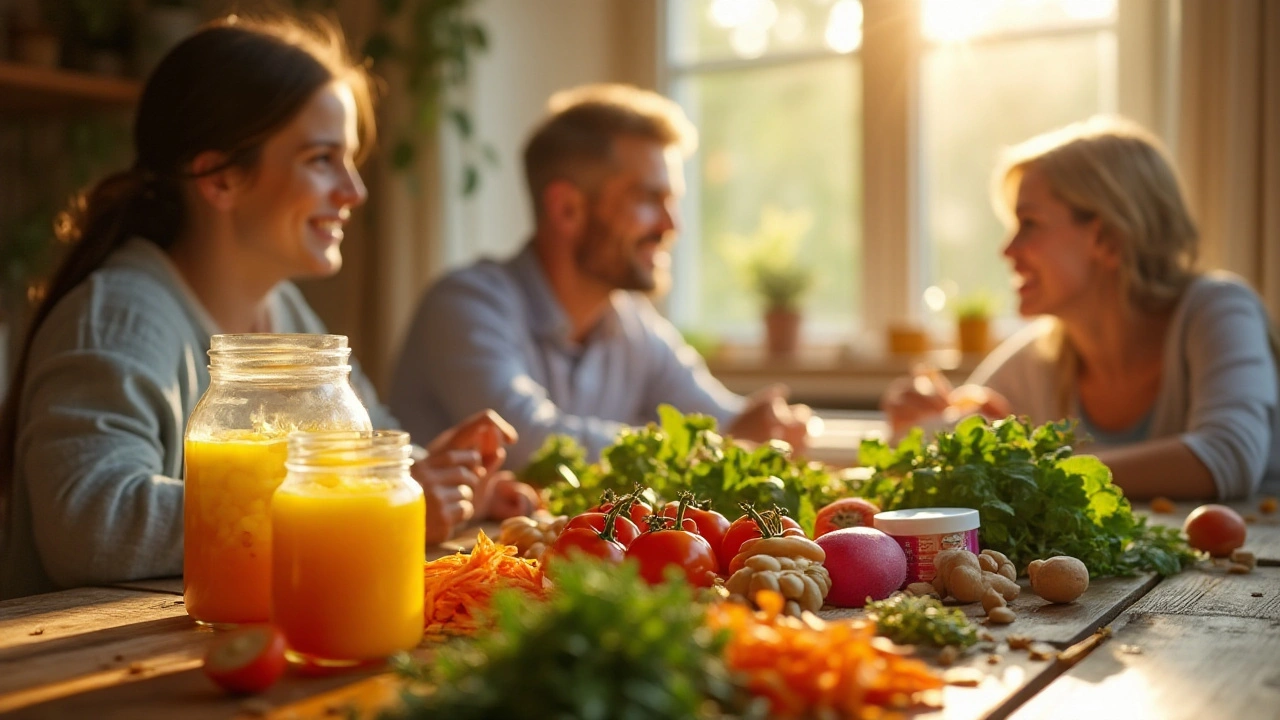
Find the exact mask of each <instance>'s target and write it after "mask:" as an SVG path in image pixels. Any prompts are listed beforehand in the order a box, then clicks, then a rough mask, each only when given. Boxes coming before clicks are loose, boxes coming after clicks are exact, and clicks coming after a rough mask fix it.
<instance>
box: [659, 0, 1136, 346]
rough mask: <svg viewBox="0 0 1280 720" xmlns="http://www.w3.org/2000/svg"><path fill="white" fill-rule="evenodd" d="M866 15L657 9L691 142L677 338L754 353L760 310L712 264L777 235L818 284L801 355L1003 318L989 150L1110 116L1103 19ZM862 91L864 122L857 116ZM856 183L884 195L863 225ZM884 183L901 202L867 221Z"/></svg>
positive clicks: (1034, 1) (1079, 13) (959, 2)
mask: <svg viewBox="0 0 1280 720" xmlns="http://www.w3.org/2000/svg"><path fill="white" fill-rule="evenodd" d="M1126 1H1130V0H1126ZM865 12H866V13H868V14H871V15H872V16H871V17H870V18H864V7H863V4H862V3H860V2H858V0H667V2H666V4H665V17H664V26H665V34H664V38H665V40H666V47H665V49H664V51H663V53H662V56H663V57H664V58H665V64H664V70H665V80H666V90H667V91H668V92H669V94H670V95H671V96H672V97H674V98H675V99H676V100H677V101H678V102H680V103H681V105H682V106H683V107H684V108H685V110H686V111H687V112H688V113H689V116H690V118H691V119H692V120H693V121H694V123H695V124H696V125H697V126H698V128H699V131H700V145H699V149H698V153H697V154H696V155H695V156H694V158H692V160H691V162H690V163H689V165H688V167H687V168H686V175H687V177H686V180H687V184H688V189H689V192H688V194H687V196H686V198H685V201H684V203H683V207H682V215H683V225H684V231H683V232H682V234H681V240H680V244H679V245H678V246H677V257H676V261H675V286H674V288H673V291H672V302H671V314H672V318H673V320H674V321H675V322H676V323H677V324H678V325H680V326H681V327H684V328H687V329H690V330H695V331H699V332H703V333H713V334H716V335H719V336H722V337H726V338H729V339H734V340H754V339H755V338H758V337H759V334H760V333H761V323H760V320H759V316H760V309H759V302H758V301H757V300H756V298H755V297H754V296H753V294H751V293H750V292H748V291H747V290H746V289H745V287H744V285H743V284H742V282H741V278H740V276H739V275H738V274H736V273H735V271H734V267H733V266H732V263H731V262H730V261H729V260H728V258H729V257H731V256H732V247H733V246H734V245H736V244H741V243H743V242H745V240H744V238H748V237H750V236H752V235H753V234H756V233H758V232H759V231H760V230H761V227H762V223H764V225H765V226H768V227H772V228H774V229H775V230H777V228H778V227H779V226H780V225H779V218H781V219H782V220H783V221H785V222H784V223H782V225H781V227H784V228H786V229H788V231H789V232H791V233H792V234H795V235H798V236H799V243H800V248H801V249H800V257H801V260H802V262H805V263H807V264H809V265H810V266H811V267H812V268H814V270H815V272H816V275H817V282H816V284H815V286H814V288H813V291H812V292H811V293H810V294H809V295H808V296H807V298H806V301H805V302H804V310H805V318H806V320H805V328H806V330H805V335H806V340H807V341H809V342H816V343H825V342H847V341H849V340H851V339H853V338H856V337H858V334H859V332H860V331H863V330H866V331H869V333H870V334H869V335H867V336H866V337H874V338H878V337H880V335H879V332H880V330H881V329H882V328H883V327H884V325H885V324H887V323H889V322H891V321H894V320H899V319H903V318H902V316H904V315H906V316H910V317H912V318H914V319H916V320H927V321H929V320H931V321H932V322H934V323H936V324H937V325H938V326H939V328H941V327H943V323H944V321H945V327H946V328H950V327H951V323H950V312H949V309H948V308H947V304H948V303H953V302H955V301H957V300H958V299H960V298H963V297H964V296H966V295H970V294H973V293H977V292H985V293H989V294H991V295H992V296H993V297H994V299H995V301H996V303H997V306H998V309H999V310H1003V311H1004V312H1010V311H1011V310H1012V307H1013V305H1012V303H1011V302H1010V299H1011V292H1010V289H1009V271H1008V268H1007V266H1006V265H1005V263H1004V262H1003V260H1002V259H1001V258H1000V254H999V250H1000V247H1001V246H1002V245H1003V242H1004V234H1005V231H1004V229H1003V228H1002V227H1001V226H1000V224H999V221H998V220H997V218H996V216H995V214H994V212H993V211H992V208H991V202H990V199H989V188H990V180H991V176H992V170H993V167H994V165H995V163H996V162H997V160H998V158H999V151H1000V149H1001V148H1002V147H1004V146H1007V145H1009V144H1012V143H1015V142H1018V141H1020V140H1022V139H1025V138H1027V137H1029V136H1031V135H1033V134H1036V133H1039V132H1042V131H1045V130H1049V129H1052V128H1054V127H1057V126H1060V125H1063V124H1066V123H1068V122H1071V121H1074V120H1079V119H1083V118H1086V117H1088V116H1090V115H1093V114H1095V113H1099V112H1115V111H1116V109H1117V94H1118V93H1117V89H1116V87H1117V76H1118V71H1117V54H1118V53H1117V32H1116V24H1117V0H868V1H867V3H866V8H865ZM864 20H865V22H864ZM864 26H865V28H866V29H867V31H868V32H875V33H885V34H886V36H883V37H881V36H872V35H866V36H864ZM894 27H897V28H899V30H897V31H895V30H894V29H893V28H894ZM882 28H884V29H882ZM894 32H900V33H901V34H899V35H896V36H894V35H892V33H894ZM864 40H865V46H864ZM904 68H905V69H904ZM895 73H906V74H904V75H901V76H898V75H895ZM864 84H865V85H866V86H867V87H868V88H876V92H874V93H868V98H870V99H872V100H874V101H876V102H877V103H878V104H877V107H874V108H870V109H864V108H863V85H864ZM904 85H906V86H908V87H909V90H908V91H907V92H906V93H904V95H907V96H908V97H905V98H904V99H901V100H898V101H894V100H893V99H892V98H891V97H890V96H891V95H892V94H893V92H894V90H895V89H900V88H901V87H902V86H904ZM882 98H883V99H884V100H885V103H884V105H883V106H881V105H880V104H879V103H880V101H881V100H882ZM894 102H898V103H899V105H898V106H897V109H895V107H894ZM886 129H887V130H888V131H889V132H886ZM895 134H896V135H900V136H901V137H902V138H903V139H904V142H902V143H899V144H900V145H901V147H900V148H898V147H896V146H895V143H894V142H893V137H894V136H895ZM864 144H865V145H866V150H867V151H868V152H869V153H870V151H872V150H874V151H875V152H874V153H870V154H865V153H864ZM864 155H865V157H864ZM913 158H914V159H913ZM864 178H865V181H866V182H868V183H880V182H882V181H884V182H887V183H888V185H889V187H887V188H874V187H873V188H869V189H870V190H872V192H871V193H868V194H867V196H868V197H870V198H872V204H871V206H868V207H866V208H864V207H863V200H864V191H863V190H864V188H863V182H864ZM896 178H901V179H902V180H903V182H902V183H901V187H902V188H903V190H902V192H897V193H896V194H897V195H898V196H901V195H903V194H905V195H907V196H908V197H906V198H905V199H904V198H898V199H897V200H896V201H895V202H876V201H875V199H876V194H875V193H877V192H883V194H884V196H885V197H888V198H891V199H892V198H894V197H895V195H894V193H895V192H896V191H895V190H894V187H893V182H894V179H896ZM771 221H772V224H770V223H771ZM766 229H767V227H766ZM864 235H865V237H864Z"/></svg>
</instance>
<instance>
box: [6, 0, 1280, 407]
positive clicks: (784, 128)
mask: <svg viewBox="0 0 1280 720" xmlns="http://www.w3.org/2000/svg"><path fill="white" fill-rule="evenodd" d="M258 7H274V8H284V9H294V8H300V9H304V10H310V11H316V12H323V13H327V14H330V15H332V16H334V17H336V18H337V19H338V20H339V21H340V22H341V24H342V25H343V27H344V30H345V32H346V33H347V37H348V41H349V43H350V44H351V46H352V48H353V49H355V50H356V51H358V52H361V53H363V54H365V55H367V56H369V57H370V61H371V62H372V64H373V68H374V70H375V71H376V72H377V73H378V74H379V76H381V77H382V78H383V79H384V83H385V85H384V94H383V98H382V103H381V108H380V113H381V116H382V126H381V127H380V131H381V138H380V143H379V147H378V149H377V152H376V153H375V154H374V156H373V158H372V159H371V160H370V161H369V163H368V164H367V165H366V166H365V168H363V171H364V174H365V176H366V180H367V182H368V184H369V187H370V197H371V199H370V202H369V204H368V205H367V206H366V207H365V208H364V209H363V210H360V211H358V212H357V215H356V221H355V223H353V225H354V226H355V227H352V228H350V229H349V230H348V233H347V239H346V241H345V243H344V245H343V250H344V255H345V257H346V267H345V268H344V270H343V271H342V272H341V273H340V274H339V275H338V276H337V277H335V278H333V279H331V280H326V281H323V282H316V283H308V284H306V285H305V286H304V291H305V292H306V293H307V295H308V297H309V299H310V300H311V301H312V303H313V305H314V306H315V307H316V309H317V310H318V311H319V312H320V313H321V315H322V316H323V317H324V318H325V320H326V321H327V322H328V323H329V325H330V328H331V329H332V330H333V331H334V332H339V333H343V334H346V335H349V336H350V337H351V340H352V344H353V345H354V347H355V348H356V353H357V355H358V356H359V357H361V358H362V360H363V362H364V364H365V365H366V366H367V367H368V369H369V371H370V374H371V376H372V377H374V378H375V381H379V382H382V381H384V380H385V378H386V375H387V373H388V371H389V368H390V365H391V363H392V362H393V360H394V354H395V352H396V351H397V350H398V347H399V342H400V336H401V333H403V331H404V329H405V326H406V325H407V323H408V320H409V318H410V316H411V313H412V312H413V309H414V306H415V304H416V302H417V299H418V297H419V296H420V294H421V292H422V291H423V290H424V289H425V287H426V286H427V285H428V284H429V283H430V282H431V281H432V280H434V279H435V278H437V277H438V276H439V274H440V273H442V272H445V271H447V270H448V269H450V268H454V267H457V266H460V265H463V264H466V263H469V262H471V261H473V260H475V259H477V258H479V257H483V256H490V257H500V256H506V255H509V254H511V253H513V252H514V251H515V250H516V249H517V248H518V247H520V245H522V244H523V242H524V241H525V240H526V239H527V237H528V235H529V232H530V229H531V212H530V210H529V207H528V205H529V203H528V200H527V198H526V193H525V190H524V188H523V181H522V179H521V177H522V175H521V170H520V165H519V154H520V149H521V147H522V145H523V143H524V141H525V139H526V136H527V134H528V132H529V130H530V129H531V128H532V126H533V125H534V123H535V122H536V121H537V120H538V118H539V117H540V116H541V114H542V112H543V108H544V104H545V101H546V99H547V97H548V96H549V95H550V94H551V93H552V92H554V91H555V90H558V89H561V88H565V87H568V86H572V85H576V84H579V83H584V82H598V81H616V82H627V83H632V84H635V85H639V86H642V87H648V88H654V89H657V90H659V91H660V92H663V93H665V94H668V95H670V96H671V97H673V98H675V99H676V100H677V101H678V102H679V103H680V104H681V105H682V106H683V107H684V108H685V110H686V112H687V113H688V114H689V116H690V117H691V118H692V120H693V121H694V122H695V124H696V125H697V126H698V127H699V130H700V134H701V138H700V145H699V148H698V150H697V152H696V154H695V155H694V156H693V157H691V158H690V159H689V161H688V163H687V165H686V168H685V174H686V178H685V179H686V182H687V195H686V197H685V198H684V200H683V201H682V206H681V214H682V220H683V232H682V233H681V237H680V242H679V244H678V246H677V251H676V257H675V267H674V284H673V286H672V288H671V289H670V292H669V293H668V294H667V295H666V296H664V297H663V298H660V299H659V301H660V303H661V306H662V308H663V310H664V311H665V312H666V313H667V315H668V316H669V317H670V318H671V319H672V320H673V321H674V322H675V323H676V324H677V326H679V327H680V328H681V329H682V330H683V331H685V333H686V335H687V336H688V337H689V339H690V340H691V341H692V342H694V343H695V345H696V346H697V347H699V349H700V350H702V351H703V353H704V355H706V356H707V358H708V361H709V363H710V365H711V367H712V369H713V371H714V372H716V373H717V374H718V375H719V376H720V377H721V378H722V379H724V380H725V381H726V383H727V384H729V385H730V386H731V387H733V388H734V389H737V390H740V391H748V390H751V389H753V388H755V387H758V386H760V385H762V384H764V383H766V382H770V381H783V382H787V383H789V384H790V385H791V386H792V387H793V389H794V390H795V393H796V396H797V399H799V400H804V401H808V402H811V403H814V404H817V405H821V406H824V407H837V408H863V407H869V406H872V405H874V403H875V399H876V398H877V397H878V396H879V394H880V391H881V390H882V389H883V387H884V384H885V383H886V382H888V380H889V379H891V378H893V377H895V376H897V375H900V374H902V373H903V372H905V371H906V369H907V368H908V367H909V364H910V363H911V362H914V361H916V360H919V359H921V358H923V359H927V360H928V361H929V362H931V363H933V364H934V365H936V366H938V367H940V368H942V369H943V371H945V372H947V373H949V374H950V375H952V376H953V378H956V379H963V376H964V375H965V373H966V372H967V371H968V370H969V369H971V368H972V367H973V366H974V364H976V362H977V360H978V359H979V358H980V357H981V355H982V353H983V351H984V350H986V349H988V348H989V347H991V346H992V345H993V344H994V343H995V342H997V341H998V340H999V339H1000V338H1001V337H1003V336H1005V335H1007V334H1008V333H1009V332H1011V331H1012V330H1013V329H1015V328H1016V327H1017V326H1018V324H1019V320H1018V319H1017V318H1015V317H1014V316H1013V314H1012V312H1013V309H1014V304H1013V302H1012V293H1011V290H1010V284H1009V277H1010V275H1009V272H1008V268H1007V266H1006V265H1005V263H1004V261H1003V260H1002V258H1001V257H1000V248H1001V247H1002V246H1003V243H1004V240H1005V230H1004V228H1003V227H1002V226H1001V224H1000V221H999V220H998V218H997V216H996V214H995V213H994V211H993V209H992V205H991V200H990V186H991V177H992V170H993V168H994V166H995V164H996V162H997V161H998V159H999V155H1000V151H1001V149H1002V148H1003V147H1005V146H1008V145H1010V144H1013V143H1016V142H1018V141H1020V140H1023V139H1025V138H1027V137H1029V136H1031V135H1033V134H1036V133H1039V132H1042V131H1045V130H1049V129H1052V128H1055V127H1058V126H1060V125H1063V124H1066V123H1068V122H1072V121H1076V120H1082V119H1085V118H1087V117H1089V116H1091V115H1094V114H1098V113H1119V114H1123V115H1125V116H1128V117H1130V118H1133V119H1135V120H1137V121H1138V122H1140V123H1142V124H1144V125H1146V126H1147V127H1149V128H1150V129H1152V130H1153V131H1154V132H1155V133H1156V134H1157V135H1158V136H1160V137H1161V138H1162V139H1163V140H1164V142H1165V143H1166V144H1167V145H1168V147H1169V149H1170V151H1171V153H1172V154H1173V156H1174V158H1175V160H1176V163H1177V165H1178V167H1179V170H1180V172H1181V173H1182V175H1183V180H1184V183H1185V185H1186V189H1187V191H1188V193H1189V196H1190V198H1191V202H1192V207H1193V210H1194V212H1195V215H1196V217H1197V220H1198V221H1199V223H1200V225H1201V229H1202V232H1203V235H1204V252H1203V255H1204V260H1205V264H1206V266H1211V267H1226V268H1228V269H1230V270H1233V271H1235V272H1237V273H1239V274H1241V275H1243V276H1244V277H1245V279H1246V280H1248V281H1249V282H1250V283H1252V284H1253V285H1254V287H1255V288H1256V289H1258V290H1259V292H1260V293H1262V295H1263V296H1264V299H1265V300H1266V302H1267V303H1268V306H1269V309H1270V311H1271V313H1272V316H1273V317H1280V202H1277V199H1278V198H1280V2H1276V1H1275V0H862V1H861V2H859V0H331V1H326V0H297V1H296V2H275V3H271V4H269V5H264V4H263V3H255V2H238V3H234V4H233V3H227V2H213V1H205V2H201V1H198V0H187V1H183V0H168V1H165V2H161V1H160V0H38V1H37V0H0V284H2V287H0V291H2V293H3V295H2V296H0V322H3V325H4V327H5V328H6V330H5V332H3V333H0V337H4V338H7V339H8V343H9V346H10V347H12V346H13V344H14V343H16V342H17V340H16V337H17V335H16V334H15V333H19V332H21V327H22V318H23V314H24V312H25V310H26V308H27V307H28V305H29V303H30V302H31V301H32V300H34V299H37V298H38V297H39V296H40V292H41V281H42V278H43V277H44V276H45V275H46V274H47V273H48V270H49V268H50V266H51V264H52V263H53V262H54V260H55V258H56V256H57V252H58V245H57V242H56V241H55V240H54V239H53V238H54V234H53V232H52V224H53V221H54V217H55V213H56V211H57V210H58V209H59V208H60V207H61V206H62V204H63V203H64V202H65V201H66V199H67V198H68V197H69V196H70V194H71V193H72V192H73V191H74V189H75V188H77V187H80V186H82V185H84V184H85V183H87V182H89V181H91V180H92V179H94V178H95V177H97V176H98V175H100V174H102V173H103V172H104V171H106V170H108V169H111V168H115V167H119V166H123V165H126V164H128V163H129V162H130V161H131V159H132V158H131V157H130V153H131V151H130V148H129V143H128V120H129V113H130V107H131V105H132V103H133V102H134V100H135V99H136V97H137V93H138V91H139V89H140V81H139V79H138V78H141V77H145V74H146V72H147V71H148V69H149V68H150V67H151V66H152V65H154V62H155V60H156V58H158V57H159V55H160V54H162V53H163V52H164V50H165V49H167V48H168V47H169V46H171V45H172V44H173V43H174V42H176V41H177V40H178V39H180V38H181V37H182V36H183V35H184V34H185V33H187V32H190V30H191V29H192V28H194V27H195V26H196V25H197V24H198V23H199V22H201V21H202V20H203V19H205V18H208V17H211V16H213V15H215V14H218V13H221V12H225V11H227V10H228V9H234V8H239V9H242V10H253V9H255V8H258ZM797 323H798V325H797ZM788 326H789V327H791V328H792V330H793V332H794V331H795V330H794V329H795V328H796V327H798V335H797V338H798V339H797V341H796V342H794V343H791V342H787V338H786V337H785V334H786V332H787V331H786V329H785V328H786V327H788ZM975 326H980V328H979V329H980V330H981V332H979V333H978V334H974V332H975V331H973V330H972V329H973V328H974V327H975ZM770 328H772V329H773V332H775V333H781V335H778V336H777V337H774V338H768V337H767V333H768V332H769V331H770V330H769V329H770ZM962 328H969V330H962ZM962 332H964V333H967V334H966V335H965V336H964V342H963V344H962V342H961V340H962V338H961V335H962ZM3 342H4V341H3V340H0V343H3ZM962 345H963V346H962ZM10 354H11V353H10ZM5 362H6V364H7V362H8V361H7V360H6V361H5ZM382 387H384V388H385V385H382Z"/></svg>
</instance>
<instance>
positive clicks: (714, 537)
mask: <svg viewBox="0 0 1280 720" xmlns="http://www.w3.org/2000/svg"><path fill="white" fill-rule="evenodd" d="M679 508H680V503H678V502H669V503H667V505H666V507H664V508H662V514H663V515H664V516H666V517H669V518H674V517H675V516H676V512H677V511H678V510H679ZM684 517H685V519H686V520H692V521H693V524H694V526H695V527H697V533H698V534H699V535H701V536H702V537H704V538H706V540H707V542H708V543H710V544H711V547H712V548H713V549H715V548H719V547H720V545H721V544H722V543H723V542H724V534H725V533H727V532H729V519H728V518H726V517H725V516H723V515H721V514H720V513H718V512H716V511H715V510H700V509H698V508H696V507H686V508H685V509H684ZM685 529H688V528H685Z"/></svg>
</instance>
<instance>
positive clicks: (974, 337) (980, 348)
mask: <svg viewBox="0 0 1280 720" xmlns="http://www.w3.org/2000/svg"><path fill="white" fill-rule="evenodd" d="M956 338H957V340H956V344H957V345H958V346H959V348H960V352H962V353H985V352H986V351H987V348H988V347H990V344H991V322H990V321H989V320H988V319H987V318H960V319H959V320H957V321H956Z"/></svg>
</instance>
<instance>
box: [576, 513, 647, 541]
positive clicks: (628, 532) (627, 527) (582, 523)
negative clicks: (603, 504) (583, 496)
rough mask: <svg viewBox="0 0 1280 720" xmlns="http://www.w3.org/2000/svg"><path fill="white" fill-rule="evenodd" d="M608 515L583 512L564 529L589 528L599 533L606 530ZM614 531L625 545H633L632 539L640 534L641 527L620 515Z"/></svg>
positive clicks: (615, 535)
mask: <svg viewBox="0 0 1280 720" xmlns="http://www.w3.org/2000/svg"><path fill="white" fill-rule="evenodd" d="M606 517H607V515H605V513H602V512H586V513H582V514H581V515H578V516H575V517H574V518H573V519H572V520H570V521H569V522H567V523H565V526H564V529H565V530H568V529H569V528H587V529H588V530H595V531H596V532H598V533H600V532H604V520H605V518H606ZM613 533H614V537H616V538H617V540H618V542H620V543H622V546H623V547H631V541H633V540H635V539H636V538H637V537H639V536H640V528H638V527H636V524H635V523H633V522H631V521H630V520H628V519H626V518H625V517H623V516H622V515H619V516H618V520H617V522H615V523H614V524H613Z"/></svg>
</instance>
